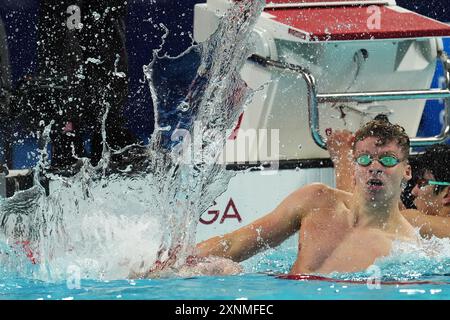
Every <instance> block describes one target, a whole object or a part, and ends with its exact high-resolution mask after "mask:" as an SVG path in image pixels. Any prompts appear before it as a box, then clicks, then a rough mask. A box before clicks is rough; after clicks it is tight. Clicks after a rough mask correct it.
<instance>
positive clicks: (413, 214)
mask: <svg viewBox="0 0 450 320" xmlns="http://www.w3.org/2000/svg"><path fill="white" fill-rule="evenodd" d="M401 213H402V215H403V217H405V218H406V220H408V221H409V223H411V224H413V225H414V224H415V223H417V222H419V220H423V219H424V218H427V216H426V215H425V214H423V213H422V212H420V211H419V210H416V209H406V210H402V211H401Z"/></svg>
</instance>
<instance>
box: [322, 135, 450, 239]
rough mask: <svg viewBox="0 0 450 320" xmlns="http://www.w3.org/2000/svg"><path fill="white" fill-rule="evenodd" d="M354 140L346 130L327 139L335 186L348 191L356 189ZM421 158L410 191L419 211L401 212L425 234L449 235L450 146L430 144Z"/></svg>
mask: <svg viewBox="0 0 450 320" xmlns="http://www.w3.org/2000/svg"><path fill="white" fill-rule="evenodd" d="M353 141H354V136H353V134H352V133H351V132H350V131H347V130H343V131H336V132H333V133H332V134H331V135H330V136H329V137H328V140H327V147H328V151H329V152H330V156H331V159H332V161H333V163H334V167H335V172H336V187H337V188H338V189H341V190H344V191H348V192H352V190H353V183H352V180H353V179H352V178H351V177H352V175H353V166H352V159H353V150H352V144H353ZM418 160H419V166H418V169H417V172H415V175H416V176H417V177H418V178H419V179H418V180H417V182H416V184H415V186H414V188H413V189H412V192H411V193H412V195H413V196H414V198H415V199H414V204H415V206H416V208H417V210H404V211H402V214H403V216H404V217H405V218H406V219H407V220H408V221H409V222H410V223H411V224H412V225H413V226H414V227H418V228H419V229H420V233H421V235H422V236H425V237H427V236H430V235H434V236H437V237H449V236H450V235H449V229H450V167H449V166H448V163H450V146H449V145H446V144H438V145H433V146H431V147H428V148H427V150H426V152H425V153H424V154H423V155H420V156H419V159H418ZM400 206H401V207H402V204H401V203H400Z"/></svg>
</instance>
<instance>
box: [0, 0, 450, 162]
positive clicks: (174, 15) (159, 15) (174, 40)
mask: <svg viewBox="0 0 450 320" xmlns="http://www.w3.org/2000/svg"><path fill="white" fill-rule="evenodd" d="M201 2H205V1H199V0H129V1H128V14H127V18H126V47H127V52H128V63H129V69H128V70H129V85H128V90H129V96H128V101H127V103H126V106H125V108H124V115H125V117H126V119H127V125H128V127H129V128H130V129H131V130H132V131H133V132H134V133H135V134H136V135H138V136H139V137H141V138H142V139H143V140H145V139H147V138H148V137H149V136H150V134H151V133H152V132H153V128H154V124H153V106H152V102H151V97H150V92H149V89H148V85H147V84H146V83H144V76H143V70H142V67H143V65H146V64H148V63H149V62H150V61H151V59H152V50H153V49H156V48H157V47H159V46H160V43H161V35H162V34H163V33H164V30H163V28H161V27H160V24H164V25H165V26H166V27H167V28H168V29H169V31H170V33H169V36H168V38H167V39H166V44H165V45H164V47H163V51H162V53H167V54H169V55H171V56H174V55H177V54H179V53H181V52H183V51H184V50H185V49H186V48H188V47H189V46H190V44H191V38H190V37H189V33H192V25H193V9H194V5H195V4H196V3H201ZM397 4H398V5H400V6H403V7H406V8H408V9H410V10H413V11H416V12H418V13H421V14H424V15H427V16H429V17H431V18H434V19H437V20H440V21H443V22H450V8H449V5H448V4H447V0H441V1H433V0H432V1H430V0H427V1H424V0H399V1H397ZM38 10H39V0H1V1H0V17H1V19H2V20H3V23H4V24H5V29H6V33H7V35H8V46H9V53H10V63H11V73H12V85H13V87H14V86H16V85H17V83H18V81H19V80H20V79H21V78H23V77H24V76H26V75H30V74H33V73H34V72H35V71H36V67H37V61H36V60H37V45H36V41H37V40H36V39H37V29H36V26H37V19H38V16H37V14H38ZM446 48H447V50H449V49H450V48H449V42H448V41H447V42H446ZM438 72H439V70H438ZM433 85H434V86H437V79H435V81H434V84H433ZM433 103H436V102H429V103H427V106H426V110H425V113H424V117H423V119H422V123H421V127H420V130H419V135H430V134H433V135H434V134H437V132H438V131H439V130H440V127H438V126H436V125H435V124H436V123H438V117H439V107H438V108H436V106H435V105H433ZM441 108H442V107H441ZM15 148H16V150H15V153H14V154H15V156H14V162H15V167H17V168H19V167H26V166H29V165H30V164H32V162H33V159H30V158H29V157H26V156H24V152H25V151H27V150H29V148H30V147H29V146H27V143H26V141H23V143H22V144H21V143H19V144H17V145H16V147H15ZM27 148H28V149H27ZM0 160H1V159H0Z"/></svg>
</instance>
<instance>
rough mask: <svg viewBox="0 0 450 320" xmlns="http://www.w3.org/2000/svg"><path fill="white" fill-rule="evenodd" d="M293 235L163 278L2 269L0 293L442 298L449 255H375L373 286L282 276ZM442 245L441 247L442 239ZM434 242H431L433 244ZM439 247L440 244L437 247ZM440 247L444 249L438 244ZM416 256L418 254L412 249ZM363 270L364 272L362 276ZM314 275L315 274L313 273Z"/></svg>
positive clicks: (447, 287)
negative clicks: (46, 277)
mask: <svg viewBox="0 0 450 320" xmlns="http://www.w3.org/2000/svg"><path fill="white" fill-rule="evenodd" d="M296 241H297V239H296V237H292V238H291V239H289V240H288V241H286V242H285V243H283V244H282V245H281V246H280V247H278V248H276V249H270V250H268V251H266V252H264V253H261V254H258V255H257V256H254V257H252V258H251V259H249V260H247V261H245V262H244V263H243V264H242V265H243V267H244V270H245V271H244V273H243V274H240V275H233V276H196V277H190V278H177V277H172V278H165V279H137V280H131V279H121V280H120V279H119V280H108V281H104V280H95V279H79V280H77V281H74V279H71V278H70V275H69V277H68V278H67V279H66V280H59V281H54V282H48V281H41V280H33V279H29V278H24V277H21V276H17V275H13V274H11V273H6V272H4V271H3V274H1V279H2V280H1V281H0V299H32V300H86V299H89V300H90V299H107V300H127V299H132V300H140V299H145V300H158V299H164V300H185V299H186V300H196V299H201V300H208V299H214V300H216V299H221V300H222V299H225V300H255V299H256V300H291V299H295V300H297V299H299V300H310V299H314V300H330V299H331V300H372V299H376V300H386V299H387V300H403V299H406V300H410V299H420V300H448V299H450V270H449V269H450V263H449V262H450V260H449V259H446V258H445V259H443V258H442V257H437V258H436V259H434V262H432V261H430V260H428V259H424V258H421V259H416V260H415V261H413V260H414V259H413V260H411V259H408V258H407V257H406V256H405V257H404V258H401V257H400V256H395V257H394V256H393V257H391V258H387V259H384V261H380V262H379V263H378V266H379V267H380V269H381V274H380V276H381V277H380V279H379V280H380V283H379V286H375V285H373V284H375V282H373V281H372V282H370V284H372V285H368V281H367V279H368V278H369V277H370V273H364V272H361V273H353V274H334V275H331V277H333V279H330V280H288V279H283V278H280V277H279V276H280V275H286V274H287V272H288V270H289V268H290V266H291V264H292V263H293V261H294V258H295V254H296V245H295V244H296ZM441 245H442V247H447V245H448V244H447V243H446V241H444V244H442V243H441ZM433 246H435V247H436V244H433ZM441 249H442V248H441ZM441 251H445V250H441ZM415 255H416V256H419V255H420V254H417V252H416V253H415ZM368 276H369V277H368ZM319 279H320V278H319Z"/></svg>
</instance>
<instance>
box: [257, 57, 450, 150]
mask: <svg viewBox="0 0 450 320" xmlns="http://www.w3.org/2000/svg"><path fill="white" fill-rule="evenodd" d="M439 57H440V60H441V61H442V63H443V65H444V72H445V78H446V89H427V90H398V91H376V92H351V93H326V94H320V93H317V90H316V80H315V78H314V76H313V75H312V74H311V72H310V71H309V70H308V69H306V68H304V67H301V66H298V65H293V64H289V63H283V62H279V61H275V60H271V59H267V58H264V57H261V56H258V55H252V56H251V57H250V58H249V59H250V60H252V61H254V62H256V63H258V64H260V65H264V66H269V67H275V68H279V69H284V70H291V71H293V72H296V73H299V74H300V75H301V76H302V77H303V79H304V80H305V82H306V86H307V93H308V114H309V126H310V130H311V135H312V138H313V140H314V142H315V143H316V144H317V145H318V146H319V147H321V148H323V149H327V146H326V142H325V141H324V139H323V138H322V136H321V135H320V133H319V110H318V104H319V103H324V102H332V103H340V102H373V101H387V100H413V99H444V102H445V104H444V106H445V107H444V126H443V127H442V130H441V133H440V134H439V135H436V136H434V137H424V138H422V137H415V138H411V147H420V146H428V145H431V144H435V143H440V142H444V141H445V140H446V139H447V138H448V137H450V59H449V57H448V56H447V55H446V53H445V52H443V51H441V52H439Z"/></svg>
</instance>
